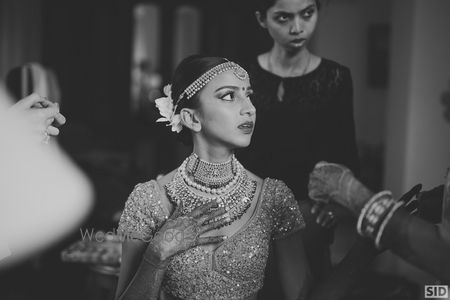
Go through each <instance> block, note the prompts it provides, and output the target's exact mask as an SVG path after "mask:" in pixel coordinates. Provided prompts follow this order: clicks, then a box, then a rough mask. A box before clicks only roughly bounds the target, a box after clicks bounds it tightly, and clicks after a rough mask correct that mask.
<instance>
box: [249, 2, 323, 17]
mask: <svg viewBox="0 0 450 300" xmlns="http://www.w3.org/2000/svg"><path fill="white" fill-rule="evenodd" d="M276 2H277V0H254V3H255V5H254V7H255V11H258V12H260V13H261V14H262V15H263V16H265V15H266V13H267V11H268V10H269V8H271V7H272V6H274V5H275V3H276ZM316 6H317V9H320V6H321V0H316Z"/></svg>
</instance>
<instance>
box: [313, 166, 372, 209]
mask: <svg viewBox="0 0 450 300" xmlns="http://www.w3.org/2000/svg"><path fill="white" fill-rule="evenodd" d="M308 189H309V197H310V198H311V199H313V200H315V201H318V202H325V203H328V202H329V201H330V200H331V201H334V202H337V203H338V204H340V205H342V206H344V207H346V208H348V209H350V210H351V211H352V212H353V213H354V214H359V211H360V210H361V208H362V207H363V205H364V204H365V202H366V201H367V200H369V198H370V197H371V196H372V195H373V193H372V192H371V191H370V190H368V189H367V188H366V187H365V186H364V185H362V184H361V183H360V182H359V181H358V180H357V179H356V178H355V177H354V175H353V173H352V172H351V171H350V169H348V168H347V167H345V166H343V165H339V164H334V163H328V162H323V161H322V162H319V163H317V164H316V166H315V167H314V169H313V171H312V172H311V174H310V175H309V185H308Z"/></svg>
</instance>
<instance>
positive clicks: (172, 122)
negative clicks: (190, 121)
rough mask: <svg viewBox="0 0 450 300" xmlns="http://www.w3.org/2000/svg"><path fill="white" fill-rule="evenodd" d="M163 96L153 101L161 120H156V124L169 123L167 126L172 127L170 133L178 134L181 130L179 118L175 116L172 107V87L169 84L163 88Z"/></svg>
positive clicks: (177, 115)
mask: <svg viewBox="0 0 450 300" xmlns="http://www.w3.org/2000/svg"><path fill="white" fill-rule="evenodd" d="M163 91H164V95H166V97H161V98H158V99H156V100H155V104H156V107H157V108H158V109H159V114H160V115H161V116H162V118H159V119H158V120H156V122H169V124H167V126H171V127H172V131H174V132H176V133H179V132H180V131H181V130H182V129H183V125H181V117H180V115H179V114H175V110H176V107H174V105H173V99H172V86H171V85H170V84H168V85H166V86H165V87H164V90H163Z"/></svg>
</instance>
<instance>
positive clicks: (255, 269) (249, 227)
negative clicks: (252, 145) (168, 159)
mask: <svg viewBox="0 0 450 300" xmlns="http://www.w3.org/2000/svg"><path fill="white" fill-rule="evenodd" d="M161 192H162V191H161V188H160V187H159V185H158V184H157V183H156V181H154V180H152V181H149V182H146V183H143V184H138V185H137V186H136V187H135V189H134V190H133V192H132V193H131V195H130V196H129V198H128V200H127V202H126V204H125V209H124V211H123V213H122V216H121V219H120V222H119V228H118V231H119V232H120V233H122V234H125V235H130V236H133V237H137V238H139V239H141V240H144V241H149V240H150V239H151V238H152V236H153V234H154V233H155V232H156V231H157V230H158V229H159V228H160V227H161V226H162V224H163V223H164V222H165V220H166V219H167V218H168V213H167V212H166V210H165V209H164V208H163V207H162V205H161V202H160V199H161V198H160V195H161ZM257 201H258V202H257V204H256V207H255V210H254V212H253V214H252V216H251V217H250V218H249V220H248V221H247V222H246V223H245V225H243V226H242V227H241V228H240V229H239V230H238V231H237V232H236V233H235V234H233V235H232V236H230V237H229V238H228V239H226V240H225V241H224V242H222V243H220V244H218V245H217V247H215V249H214V250H207V249H206V248H204V247H201V246H197V247H194V248H191V249H189V250H187V251H185V252H183V253H180V254H178V255H176V256H174V257H173V258H172V260H171V262H170V264H169V266H168V269H167V271H166V274H165V278H164V280H163V284H162V289H163V290H164V292H166V293H167V294H169V295H171V296H174V297H177V298H181V299H245V298H247V297H249V296H252V295H254V294H256V292H257V291H258V290H259V289H261V287H262V285H263V281H264V269H265V266H266V261H267V257H268V254H269V243H270V241H271V240H273V239H280V238H283V237H285V236H287V235H289V234H291V233H294V232H296V231H298V230H299V229H301V228H303V227H304V226H305V223H304V220H303V215H302V213H301V212H300V209H299V206H298V204H297V201H296V200H295V198H294V196H293V194H292V192H291V190H290V189H289V188H288V187H287V186H286V185H285V184H284V183H283V182H282V181H280V180H275V179H270V178H267V179H265V180H264V183H263V186H262V191H261V193H260V196H259V198H258V200H257Z"/></svg>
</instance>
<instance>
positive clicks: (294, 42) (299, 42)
mask: <svg viewBox="0 0 450 300" xmlns="http://www.w3.org/2000/svg"><path fill="white" fill-rule="evenodd" d="M305 41H306V39H294V40H291V43H292V44H301V43H304V42H305Z"/></svg>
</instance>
